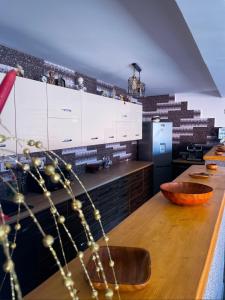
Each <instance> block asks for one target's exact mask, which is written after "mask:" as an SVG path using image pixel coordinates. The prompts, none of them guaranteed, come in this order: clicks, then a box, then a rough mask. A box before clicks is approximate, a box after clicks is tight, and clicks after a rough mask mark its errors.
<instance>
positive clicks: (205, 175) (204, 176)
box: [188, 172, 210, 179]
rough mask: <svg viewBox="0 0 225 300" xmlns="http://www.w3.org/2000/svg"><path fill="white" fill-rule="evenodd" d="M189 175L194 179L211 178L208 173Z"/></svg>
mask: <svg viewBox="0 0 225 300" xmlns="http://www.w3.org/2000/svg"><path fill="white" fill-rule="evenodd" d="M188 175H189V176H190V177H191V178H194V179H208V178H209V176H210V175H209V174H208V173H205V172H198V173H197V172H196V173H190V174H188Z"/></svg>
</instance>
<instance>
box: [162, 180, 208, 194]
mask: <svg viewBox="0 0 225 300" xmlns="http://www.w3.org/2000/svg"><path fill="white" fill-rule="evenodd" d="M177 184H179V185H181V184H189V185H192V186H196V187H197V186H199V187H200V186H202V187H204V188H207V189H208V191H205V192H202V193H184V192H173V191H171V190H169V189H166V188H165V186H166V185H167V186H168V185H177ZM160 190H161V191H162V192H167V193H172V194H176V195H203V194H208V193H211V192H213V188H212V187H211V186H209V185H206V184H202V183H198V182H190V181H181V182H178V181H172V182H165V183H163V184H161V185H160Z"/></svg>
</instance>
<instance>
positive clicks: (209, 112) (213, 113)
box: [175, 93, 225, 127]
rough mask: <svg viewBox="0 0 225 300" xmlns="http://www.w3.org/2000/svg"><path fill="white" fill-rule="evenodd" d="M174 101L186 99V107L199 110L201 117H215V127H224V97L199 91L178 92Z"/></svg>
mask: <svg viewBox="0 0 225 300" xmlns="http://www.w3.org/2000/svg"><path fill="white" fill-rule="evenodd" d="M175 101H177V102H181V101H187V102H188V109H194V110H200V111H201V118H215V127H225V98H222V97H216V96H211V95H206V94H201V93H179V94H175Z"/></svg>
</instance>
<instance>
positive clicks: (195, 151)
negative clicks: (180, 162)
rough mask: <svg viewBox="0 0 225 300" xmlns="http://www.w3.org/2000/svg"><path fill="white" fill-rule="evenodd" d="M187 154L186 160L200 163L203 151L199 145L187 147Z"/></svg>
mask: <svg viewBox="0 0 225 300" xmlns="http://www.w3.org/2000/svg"><path fill="white" fill-rule="evenodd" d="M187 152H188V155H187V160H193V161H202V157H203V151H202V146H201V145H194V144H192V145H188V146H187Z"/></svg>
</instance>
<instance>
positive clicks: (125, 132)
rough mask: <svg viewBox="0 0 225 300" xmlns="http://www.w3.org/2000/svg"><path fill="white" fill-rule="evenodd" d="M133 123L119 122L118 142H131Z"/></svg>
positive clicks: (117, 125) (117, 126) (117, 124)
mask: <svg viewBox="0 0 225 300" xmlns="http://www.w3.org/2000/svg"><path fill="white" fill-rule="evenodd" d="M130 126H131V123H130V122H117V123H116V128H117V139H118V142H124V141H130V140H131V128H130Z"/></svg>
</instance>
